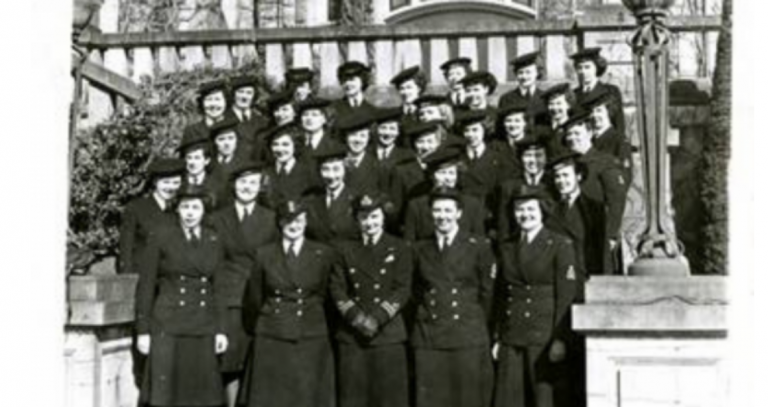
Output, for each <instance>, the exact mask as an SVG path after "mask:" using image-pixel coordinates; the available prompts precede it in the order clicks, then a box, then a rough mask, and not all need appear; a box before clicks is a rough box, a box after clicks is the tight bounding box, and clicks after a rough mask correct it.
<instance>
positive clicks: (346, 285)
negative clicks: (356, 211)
mask: <svg viewBox="0 0 768 407" xmlns="http://www.w3.org/2000/svg"><path fill="white" fill-rule="evenodd" d="M339 253H340V262H339V264H338V265H337V266H336V267H335V268H334V272H333V274H332V275H331V287H330V289H331V296H332V297H333V301H334V302H335V304H336V308H337V309H339V311H340V312H341V313H342V315H344V318H345V319H346V320H347V321H352V320H354V317H355V316H356V315H357V314H359V313H360V312H364V313H365V314H366V315H371V316H373V317H374V318H375V319H376V321H377V322H378V323H379V327H380V328H379V333H378V334H377V335H376V336H375V337H373V338H372V339H370V340H369V339H366V338H365V337H363V336H362V335H360V334H359V333H358V332H357V331H356V330H355V329H354V328H352V327H351V326H350V325H349V324H342V325H341V326H340V327H339V331H338V332H337V333H336V338H337V339H338V340H339V342H342V343H355V344H360V345H365V346H376V345H386V344H392V343H401V342H405V340H406V339H407V338H408V335H407V333H406V329H405V322H404V321H403V316H402V315H401V313H400V311H401V310H402V309H403V308H404V307H405V305H406V303H407V302H408V300H409V299H410V294H411V277H412V276H411V274H412V272H413V257H412V254H411V248H410V247H409V246H408V244H407V243H406V242H405V241H403V240H400V239H398V238H396V237H394V236H391V235H387V234H386V233H385V234H383V235H382V236H381V238H380V239H379V241H378V242H377V243H376V244H375V245H373V246H372V247H371V246H365V245H364V244H363V242H362V240H361V239H357V240H354V241H348V242H344V243H343V244H340V245H339Z"/></svg>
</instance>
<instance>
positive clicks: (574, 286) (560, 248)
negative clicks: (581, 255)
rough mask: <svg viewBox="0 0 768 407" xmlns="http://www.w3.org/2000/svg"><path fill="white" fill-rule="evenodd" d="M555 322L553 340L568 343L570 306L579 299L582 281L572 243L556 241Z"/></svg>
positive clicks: (571, 332)
mask: <svg viewBox="0 0 768 407" xmlns="http://www.w3.org/2000/svg"><path fill="white" fill-rule="evenodd" d="M555 256H556V257H555V269H554V270H553V272H554V273H555V321H554V327H555V328H554V332H553V336H554V338H555V339H560V340H563V341H569V340H570V338H572V337H573V331H572V329H571V305H573V303H574V302H575V301H576V299H577V298H578V297H579V290H580V289H581V287H582V283H583V281H584V275H583V272H582V270H581V267H579V266H578V264H576V251H575V248H574V245H573V241H571V240H570V239H567V238H561V239H558V243H557V249H556V253H555Z"/></svg>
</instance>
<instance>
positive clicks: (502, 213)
mask: <svg viewBox="0 0 768 407" xmlns="http://www.w3.org/2000/svg"><path fill="white" fill-rule="evenodd" d="M497 195H498V198H497V206H496V239H497V241H499V242H503V241H505V240H507V239H509V235H510V227H509V222H510V219H509V212H508V207H509V190H508V188H506V187H505V185H504V184H501V185H499V187H498V194H497Z"/></svg>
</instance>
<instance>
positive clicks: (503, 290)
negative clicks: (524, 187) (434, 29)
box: [494, 227, 583, 346]
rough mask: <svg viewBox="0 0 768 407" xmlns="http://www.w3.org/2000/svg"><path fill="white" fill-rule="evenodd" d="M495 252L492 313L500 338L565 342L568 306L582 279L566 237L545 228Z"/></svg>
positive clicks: (519, 342) (526, 342)
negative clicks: (498, 267) (498, 265)
mask: <svg viewBox="0 0 768 407" xmlns="http://www.w3.org/2000/svg"><path fill="white" fill-rule="evenodd" d="M500 256H501V271H500V273H499V276H498V278H497V281H496V300H495V302H494V304H495V307H494V315H495V317H496V323H495V326H496V332H497V336H498V339H499V340H500V341H501V343H502V344H504V345H508V346H531V345H539V346H542V345H547V344H549V343H550V341H552V340H553V339H559V340H562V341H564V342H566V343H567V342H570V341H571V340H572V339H573V333H572V331H571V329H570V321H571V318H570V314H571V313H570V309H571V305H572V304H573V303H574V301H576V299H577V298H578V296H579V290H580V288H581V282H582V281H583V278H582V275H581V274H580V270H579V267H577V264H576V259H575V251H574V247H573V243H572V242H571V240H570V239H568V238H566V237H563V236H561V235H559V234H556V233H553V232H550V231H549V230H548V229H547V228H546V227H544V228H543V229H541V230H540V231H539V233H538V234H537V235H536V237H535V238H534V239H533V241H532V242H530V243H527V242H523V241H522V238H521V237H520V236H516V238H515V239H514V240H513V241H511V242H509V243H505V244H503V245H502V246H501V253H500Z"/></svg>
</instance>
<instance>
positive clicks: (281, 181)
mask: <svg viewBox="0 0 768 407" xmlns="http://www.w3.org/2000/svg"><path fill="white" fill-rule="evenodd" d="M264 175H265V178H266V180H267V181H266V182H267V186H268V191H269V192H268V194H269V198H270V199H269V201H270V202H276V201H278V200H281V199H292V200H297V199H299V198H301V196H302V195H304V194H305V193H307V192H308V191H309V190H310V189H312V188H317V187H319V186H320V181H319V176H318V173H317V168H315V167H314V166H313V163H312V162H308V161H307V160H303V159H297V160H296V164H294V166H293V168H291V171H290V172H288V173H287V174H286V173H284V174H281V175H278V174H277V164H274V163H273V164H272V165H270V166H269V167H267V168H266V169H265V170H264Z"/></svg>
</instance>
